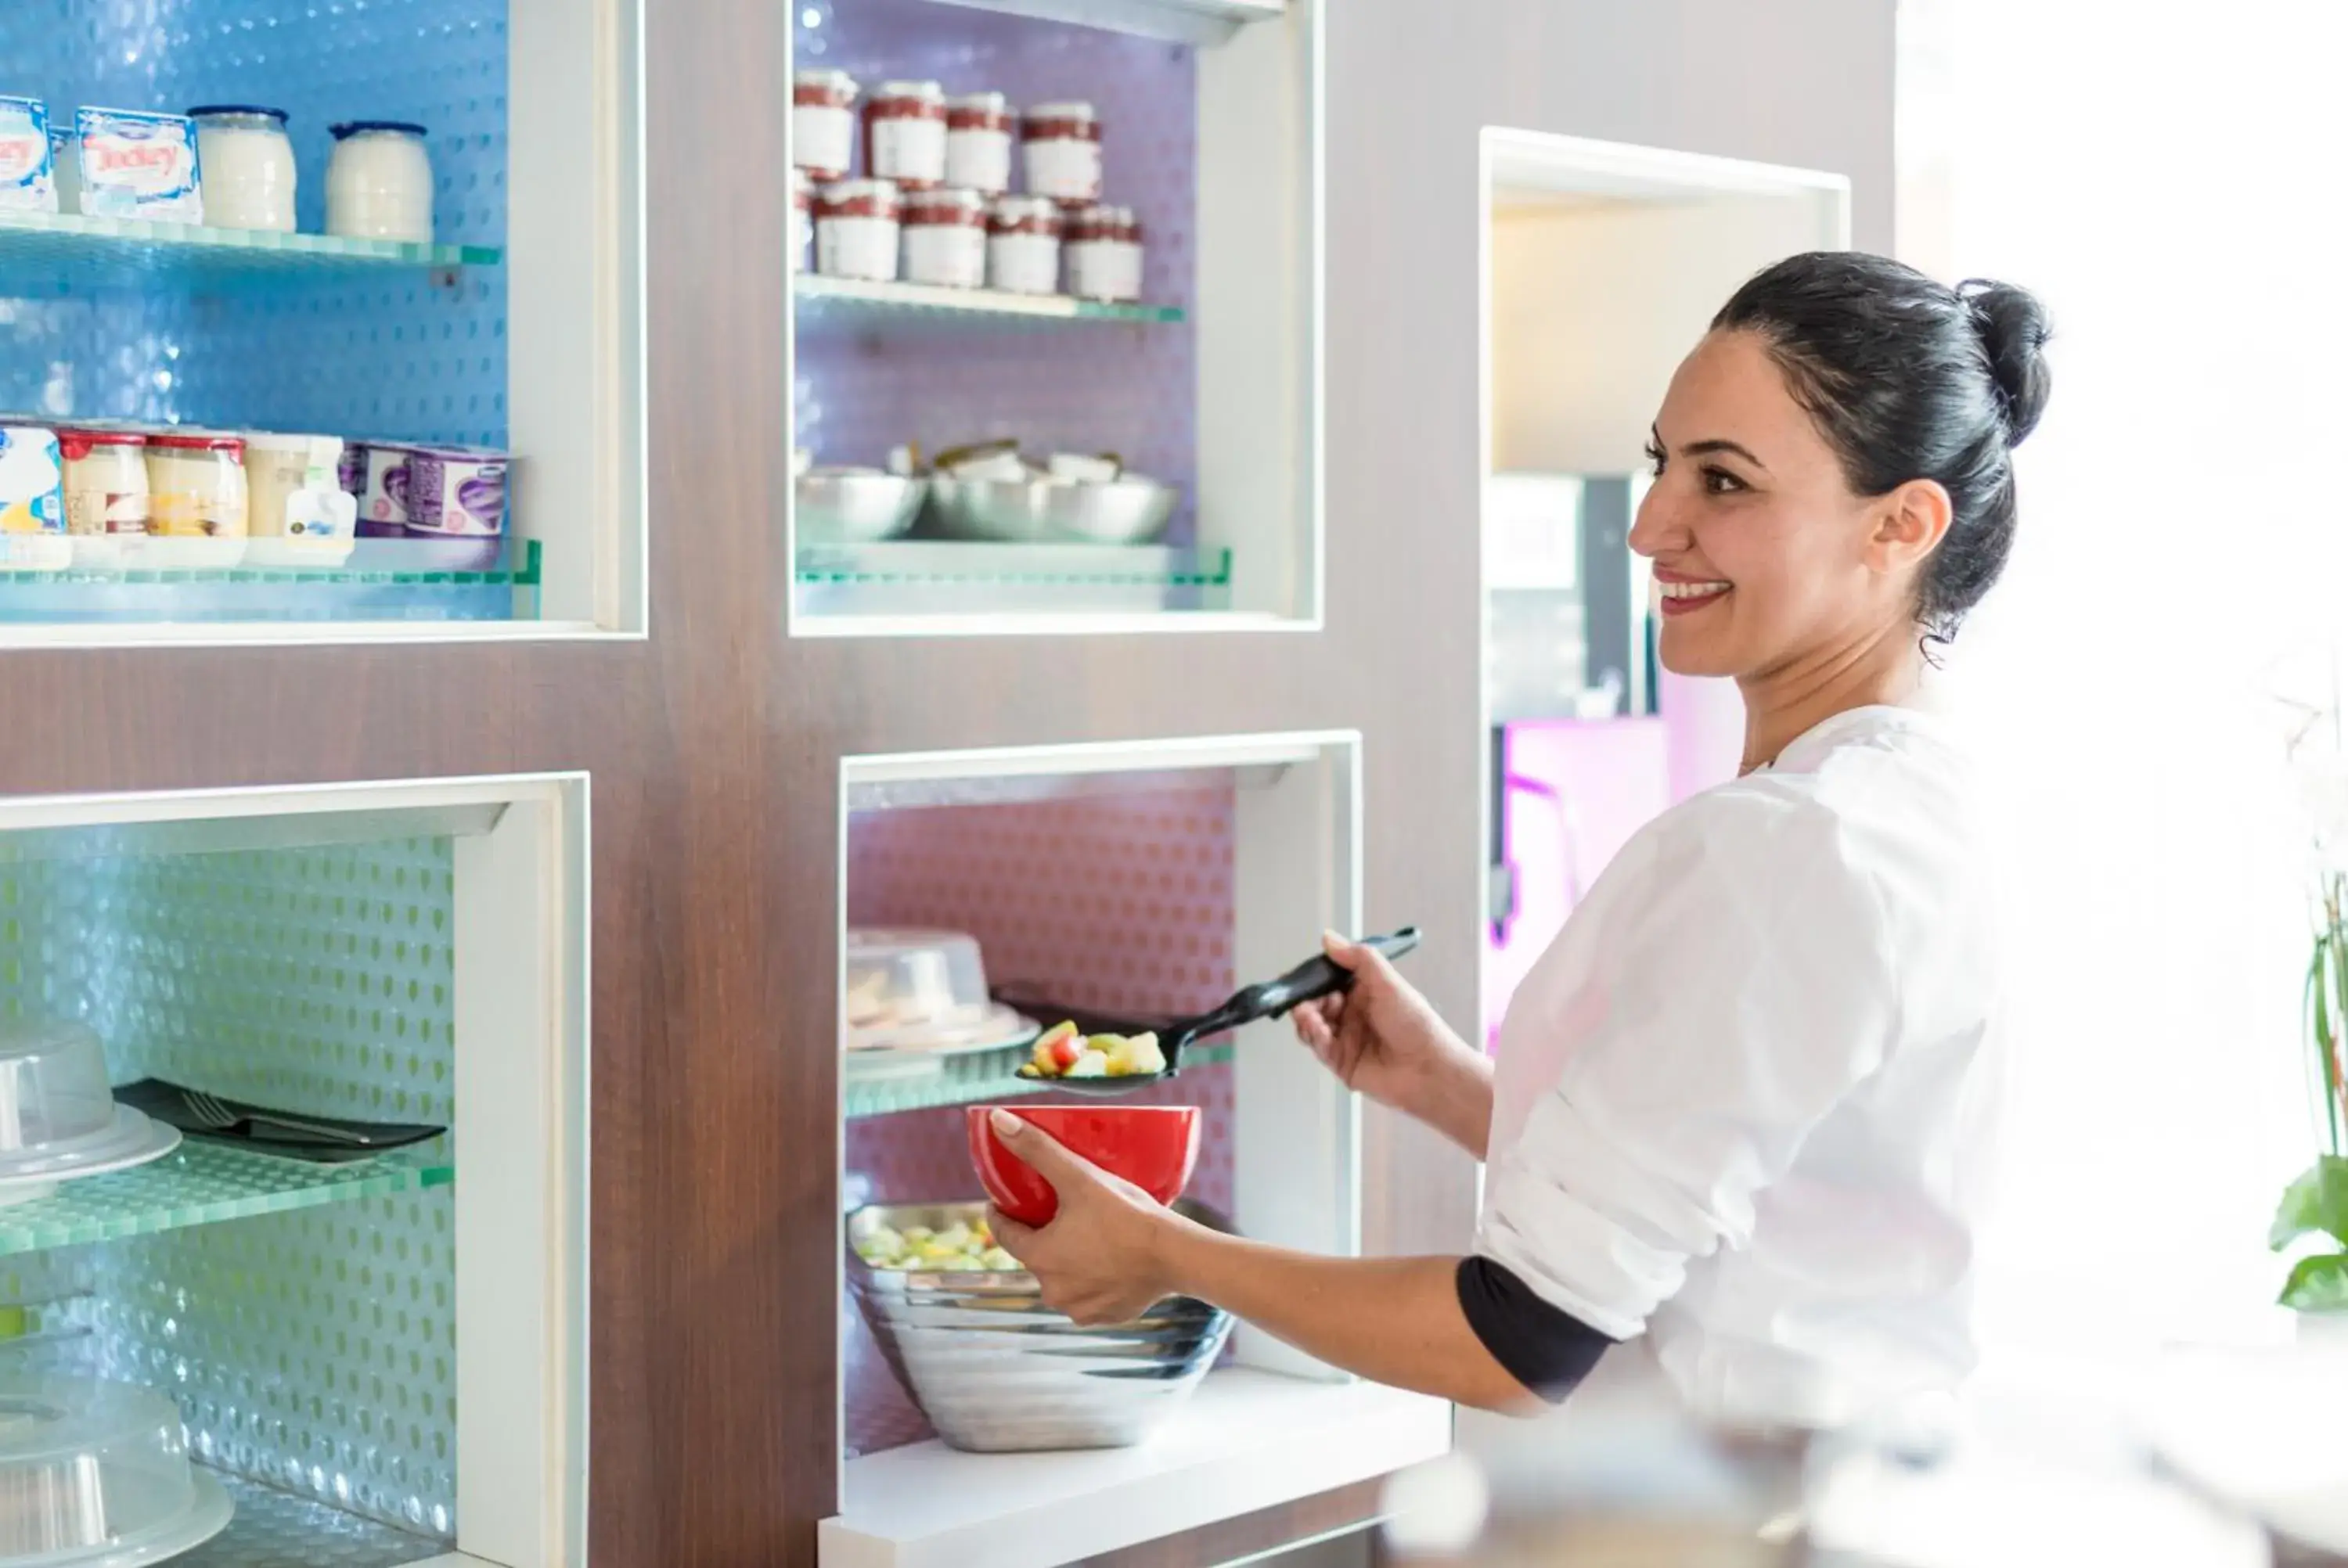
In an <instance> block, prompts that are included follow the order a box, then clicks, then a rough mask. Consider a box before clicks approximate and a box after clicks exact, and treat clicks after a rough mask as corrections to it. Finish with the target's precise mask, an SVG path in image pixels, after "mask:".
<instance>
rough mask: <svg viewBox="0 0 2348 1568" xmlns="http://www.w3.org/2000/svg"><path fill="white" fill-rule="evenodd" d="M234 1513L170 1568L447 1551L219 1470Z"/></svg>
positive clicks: (331, 1561)
mask: <svg viewBox="0 0 2348 1568" xmlns="http://www.w3.org/2000/svg"><path fill="white" fill-rule="evenodd" d="M211 1475H212V1479H213V1480H215V1481H219V1482H220V1483H221V1486H222V1487H224V1488H226V1489H227V1491H228V1495H229V1501H231V1502H233V1503H234V1504H235V1505H236V1517H234V1518H233V1519H232V1520H230V1521H229V1522H228V1528H227V1529H226V1530H223V1531H221V1532H220V1533H219V1534H218V1535H215V1536H213V1537H212V1538H211V1540H210V1541H207V1542H204V1543H203V1544H202V1545H201V1546H199V1547H197V1548H196V1549H195V1550H194V1551H192V1552H190V1553H187V1554H186V1555H185V1556H180V1557H174V1558H172V1559H171V1564H172V1568H404V1565H405V1564H407V1563H430V1562H434V1561H437V1560H438V1559H439V1558H441V1557H443V1556H445V1555H446V1554H447V1553H448V1551H449V1547H448V1543H447V1542H442V1541H439V1540H437V1539H435V1538H434V1537H432V1536H429V1535H410V1534H409V1533H408V1532H407V1531H405V1530H394V1529H392V1528H391V1526H389V1525H387V1524H377V1523H376V1522H375V1521H374V1520H371V1519H363V1518H361V1517H360V1516H359V1515H357V1514H355V1513H345V1512H343V1511H342V1510H341V1509H339V1508H335V1507H332V1506H330V1505H328V1504H326V1503H323V1502H316V1501H312V1500H310V1499H309V1498H306V1497H296V1496H295V1495H294V1494H293V1493H292V1492H290V1491H278V1490H277V1489H276V1488H275V1487H273V1486H263V1485H261V1484H259V1483H258V1482H255V1481H246V1480H244V1479H243V1478H242V1477H241V1476H233V1475H228V1474H225V1473H223V1472H222V1471H217V1470H216V1471H212V1472H211Z"/></svg>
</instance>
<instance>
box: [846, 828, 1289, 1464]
mask: <svg viewBox="0 0 2348 1568" xmlns="http://www.w3.org/2000/svg"><path fill="white" fill-rule="evenodd" d="M1232 819H1233V805H1232V799H1231V790H1230V788H1229V787H1228V786H1227V785H1226V786H1218V787H1216V788H1212V789H1152V790H1149V791H1147V792H1144V793H1138V794H1127V795H1100V796H1090V797H1085V798H1078V799H1070V800H1059V801H1050V802H1043V803H1036V804H1014V805H957V806H934V807H925V808H920V809H911V810H900V811H888V812H872V813H864V814H859V815H855V816H853V817H851V818H850V823H849V835H848V918H849V922H850V924H851V925H856V926H894V927H908V926H911V927H945V928H947V929H950V930H957V931H967V932H969V933H970V934H971V935H972V936H973V937H975V938H978V942H979V947H980V949H981V951H982V952H983V954H984V955H985V959H986V965H987V973H988V978H989V979H990V981H993V982H996V983H1000V982H1002V981H1005V980H1021V981H1025V982H1029V983H1030V984H1032V985H1034V986H1036V987H1039V988H1042V989H1043V990H1044V991H1045V993H1046V994H1048V995H1050V996H1052V997H1054V998H1056V999H1065V1000H1066V1001H1068V1002H1070V1003H1073V1004H1076V1005H1079V1006H1086V1007H1096V1008H1101V1009H1107V1010H1112V1011H1120V1012H1135V1013H1142V1014H1169V1015H1185V1014H1194V1013H1200V1012H1204V1011H1206V1010H1207V1009H1210V1008H1211V1007H1214V1006H1215V1005H1216V1004H1218V1003H1219V1002H1220V1001H1222V1000H1223V999H1224V998H1226V997H1228V996H1230V995H1231V992H1232V991H1233V990H1235V989H1237V988H1238V985H1239V982H1240V980H1241V979H1268V978H1269V977H1267V976H1261V975H1253V976H1246V977H1240V976H1237V975H1235V974H1234V973H1233V970H1232V965H1231V926H1232V917H1233V910H1232V892H1231V886H1232V884H1231V876H1232ZM1134 1102H1136V1103H1153V1102H1154V1103H1159V1104H1181V1105H1196V1106H1198V1107H1200V1111H1201V1112H1203V1121H1204V1122H1205V1132H1204V1135H1203V1138H1202V1140H1201V1146H1200V1156H1199V1168H1198V1172H1197V1173H1196V1174H1195V1175H1194V1176H1193V1177H1192V1178H1191V1182H1190V1188H1189V1191H1190V1194H1191V1195H1192V1196H1194V1197H1197V1198H1199V1199H1200V1200H1201V1201H1203V1202H1206V1203H1209V1204H1214V1205H1215V1206H1216V1207H1218V1208H1220V1209H1221V1210H1223V1211H1224V1212H1225V1213H1226V1214H1231V1212H1232V1207H1233V1203H1232V1183H1231V1069H1230V1068H1229V1067H1228V1066H1210V1067H1200V1068H1196V1069H1192V1070H1189V1071H1185V1072H1184V1073H1183V1074H1182V1076H1181V1077H1180V1078H1179V1079H1178V1080H1176V1081H1174V1082H1172V1083H1169V1084H1167V1085H1165V1086H1163V1087H1162V1088H1159V1089H1154V1090H1146V1091H1139V1092H1138V1093H1136V1095H1135V1096H1134ZM846 1170H847V1173H848V1176H849V1180H850V1185H851V1187H852V1188H855V1189H859V1190H861V1191H863V1192H864V1193H865V1194H866V1195H867V1196H868V1197H869V1199H870V1201H873V1202H891V1201H918V1200H922V1199H937V1198H957V1197H975V1196H977V1195H978V1194H979V1188H978V1179H977V1177H976V1176H974V1175H973V1174H972V1173H971V1169H970V1159H969V1155H968V1153H967V1150H966V1143H965V1134H964V1132H963V1110H962V1108H961V1107H960V1106H950V1107H947V1108H944V1109H942V1110H936V1111H915V1112H906V1113H904V1114H902V1115H896V1116H875V1117H870V1118H867V1119H864V1120H860V1121H856V1122H850V1123H849V1126H848V1135H847V1148H846ZM1234 1217H1235V1218H1239V1219H1241V1221H1242V1222H1243V1221H1244V1217H1245V1216H1243V1215H1235V1216H1234ZM843 1311H844V1313H845V1315H846V1317H847V1321H848V1327H847V1328H846V1330H845V1343H844V1345H843V1357H844V1360H843V1365H842V1369H841V1371H842V1383H843V1396H844V1402H845V1405H846V1414H847V1421H846V1430H845V1432H844V1434H843V1437H844V1440H845V1442H846V1444H847V1447H848V1450H849V1452H850V1453H851V1454H856V1453H870V1452H873V1451H875V1450H880V1449H886V1448H894V1447H897V1446H899V1445H901V1444H904V1443H910V1442H919V1441H921V1440H923V1439H925V1438H927V1437H929V1436H930V1435H931V1433H930V1430H929V1426H928V1424H927V1423H926V1422H924V1421H923V1420H922V1418H921V1415H920V1412H918V1411H917V1410H915V1409H913V1407H912V1405H911V1402H910V1401H908V1400H907V1399H906V1398H905V1396H904V1394H903V1392H902V1391H901V1389H898V1387H897V1384H896V1380H895V1378H893V1377H891V1374H890V1371H889V1368H888V1367H887V1365H886V1364H885V1363H884V1362H883V1361H882V1360H881V1359H880V1352H879V1350H878V1349H877V1348H875V1347H874V1345H873V1344H872V1340H871V1337H870V1334H868V1333H867V1332H866V1330H865V1327H864V1325H863V1323H862V1321H861V1320H860V1319H859V1318H858V1317H857V1316H856V1309H855V1307H854V1306H853V1305H852V1304H848V1303H843Z"/></svg>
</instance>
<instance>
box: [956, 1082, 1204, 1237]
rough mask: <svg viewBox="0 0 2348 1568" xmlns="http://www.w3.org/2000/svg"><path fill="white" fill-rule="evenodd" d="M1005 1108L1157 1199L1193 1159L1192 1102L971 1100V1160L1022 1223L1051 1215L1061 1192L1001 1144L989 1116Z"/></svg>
mask: <svg viewBox="0 0 2348 1568" xmlns="http://www.w3.org/2000/svg"><path fill="white" fill-rule="evenodd" d="M996 1111H1008V1112H1011V1113H1012V1114H1013V1115H1014V1116H1016V1117H1018V1118H1019V1119H1020V1120H1021V1121H1023V1122H1032V1123H1033V1124H1034V1125H1035V1126H1037V1127H1039V1128H1041V1129H1043V1130H1044V1131H1045V1132H1048V1133H1050V1134H1051V1135H1052V1136H1053V1137H1054V1138H1056V1139H1058V1140H1059V1141H1060V1143H1062V1144H1063V1145H1065V1146H1066V1148H1067V1149H1068V1150H1069V1151H1070V1152H1072V1153H1077V1154H1081V1155H1083V1156H1084V1157H1085V1158H1086V1159H1087V1160H1090V1161H1091V1162H1092V1163H1094V1164H1096V1165H1098V1166H1099V1167H1100V1168H1101V1169H1102V1170H1104V1171H1107V1172H1109V1173H1112V1174H1114V1175H1119V1176H1123V1177H1124V1178H1125V1179H1126V1180H1127V1181H1128V1182H1131V1183H1132V1184H1134V1185H1135V1186H1137V1187H1139V1188H1140V1189H1141V1190H1142V1191H1143V1192H1145V1193H1148V1194H1149V1195H1150V1196H1151V1197H1153V1198H1156V1199H1157V1200H1158V1201H1159V1203H1161V1204H1170V1203H1172V1202H1173V1201H1174V1200H1175V1199H1176V1198H1179V1197H1180V1196H1181V1195H1182V1188H1183V1186H1184V1185H1185V1184H1187V1183H1189V1180H1190V1169H1191V1167H1192V1166H1194V1165H1196V1164H1197V1163H1199V1108H1198V1107H1197V1106H1195V1105H973V1106H970V1107H968V1108H967V1112H966V1115H967V1120H968V1125H969V1129H970V1163H972V1164H973V1165H974V1166H976V1167H977V1168H978V1179H979V1180H980V1181H981V1182H982V1183H983V1184H985V1186H986V1195H987V1196H988V1197H990V1198H993V1199H994V1206H995V1207H996V1208H998V1209H1001V1210H1002V1211H1003V1212H1004V1214H1009V1215H1010V1216H1011V1217H1012V1218H1013V1219H1014V1220H1017V1221H1019V1222H1021V1223H1022V1224H1023V1225H1049V1224H1051V1223H1052V1216H1053V1215H1054V1214H1057V1213H1058V1212H1059V1209H1060V1197H1059V1194H1057V1193H1055V1192H1054V1191H1053V1190H1052V1184H1051V1183H1049V1182H1047V1181H1045V1179H1044V1178H1043V1177H1042V1176H1041V1175H1039V1174H1038V1173H1036V1171H1035V1167H1034V1166H1033V1165H1030V1164H1029V1163H1027V1162H1026V1161H1025V1160H1023V1159H1021V1158H1019V1157H1018V1156H1017V1155H1016V1154H1014V1153H1012V1152H1011V1151H1010V1150H1008V1149H1006V1148H1004V1146H1003V1141H1002V1140H1001V1139H999V1138H997V1137H996V1136H995V1135H994V1123H992V1122H989V1121H988V1120H987V1118H988V1117H989V1115H991V1114H992V1113H993V1112H996Z"/></svg>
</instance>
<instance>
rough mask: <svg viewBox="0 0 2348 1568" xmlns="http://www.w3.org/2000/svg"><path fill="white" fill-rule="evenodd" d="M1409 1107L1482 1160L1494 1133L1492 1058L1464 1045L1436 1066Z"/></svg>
mask: <svg viewBox="0 0 2348 1568" xmlns="http://www.w3.org/2000/svg"><path fill="white" fill-rule="evenodd" d="M1412 1099H1413V1103H1411V1104H1410V1105H1409V1106H1407V1107H1406V1110H1407V1111H1408V1112H1410V1114H1411V1115H1413V1116H1416V1118H1417V1119H1418V1120H1419V1121H1421V1122H1426V1124H1427V1125H1428V1126H1430V1127H1432V1128H1434V1129H1435V1130H1436V1131H1437V1132H1440V1133H1442V1134H1443V1135H1444V1136H1445V1137H1447V1138H1448V1139H1450V1140H1451V1141H1452V1142H1453V1143H1457V1144H1458V1145H1459V1146H1460V1147H1461V1148H1463V1149H1465V1150H1467V1151H1468V1153H1470V1154H1473V1155H1475V1156H1476V1158H1478V1160H1480V1159H1482V1158H1484V1153H1485V1148H1486V1146H1487V1145H1488V1143H1490V1142H1491V1134H1492V1059H1491V1058H1490V1057H1488V1056H1486V1055H1485V1054H1484V1053H1483V1052H1482V1051H1480V1050H1476V1049H1474V1048H1473V1047H1471V1046H1469V1045H1467V1044H1466V1043H1464V1042H1461V1043H1460V1045H1459V1049H1458V1050H1457V1051H1447V1052H1446V1053H1445V1054H1444V1055H1442V1056H1441V1057H1439V1058H1437V1061H1436V1063H1435V1065H1434V1066H1433V1067H1432V1068H1431V1069H1430V1070H1429V1071H1428V1072H1427V1075H1426V1079H1425V1080H1424V1081H1423V1082H1422V1083H1421V1085H1420V1087H1419V1091H1418V1092H1417V1093H1416V1095H1414V1096H1413V1097H1412Z"/></svg>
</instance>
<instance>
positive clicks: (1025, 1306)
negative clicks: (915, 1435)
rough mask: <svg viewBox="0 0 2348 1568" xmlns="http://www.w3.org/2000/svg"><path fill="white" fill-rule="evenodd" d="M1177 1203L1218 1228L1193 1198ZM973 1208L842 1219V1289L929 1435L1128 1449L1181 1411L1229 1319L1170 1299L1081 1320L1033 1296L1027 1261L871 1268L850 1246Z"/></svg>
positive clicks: (961, 1440) (981, 1207)
mask: <svg viewBox="0 0 2348 1568" xmlns="http://www.w3.org/2000/svg"><path fill="white" fill-rule="evenodd" d="M1176 1207H1177V1208H1178V1209H1179V1211H1180V1212H1182V1213H1184V1214H1189V1216H1190V1217H1191V1218H1193V1219H1196V1220H1199V1221H1200V1222H1201V1223H1202V1224H1207V1225H1214V1226H1215V1227H1216V1228H1217V1229H1219V1230H1221V1229H1229V1228H1230V1227H1229V1226H1228V1225H1226V1224H1225V1223H1224V1221H1223V1220H1222V1218H1221V1216H1220V1215H1218V1214H1214V1213H1213V1212H1212V1211H1211V1210H1209V1209H1207V1208H1205V1207H1204V1206H1203V1205H1200V1204H1188V1203H1185V1204H1177V1205H1176ZM985 1211H986V1205H985V1204H983V1203H957V1204H871V1205H869V1206H867V1207H865V1208H861V1209H859V1210H857V1211H856V1213H854V1214H850V1216H849V1217H848V1239H849V1259H848V1276H849V1284H850V1287H851V1289H852V1290H853V1291H854V1293H855V1296H856V1306H857V1310H858V1311H860V1313H862V1314H863V1317H864V1321H865V1324H866V1326H867V1327H870V1329H871V1330H872V1337H873V1339H874V1341H875V1342H876V1343H877V1344H878V1345H879V1346H880V1354H881V1356H882V1357H883V1358H886V1360H887V1361H888V1363H889V1366H890V1369H891V1370H892V1371H894V1372H895V1373H896V1374H897V1380H898V1381H899V1382H900V1383H901V1384H903V1385H904V1388H905V1392H906V1393H907V1394H909V1395H911V1397H912V1400H913V1403H915V1404H916V1405H918V1406H920V1407H921V1409H922V1414H923V1415H925V1416H927V1417H928V1418H929V1419H930V1424H931V1425H932V1426H933V1427H935V1428H937V1430H938V1436H940V1437H941V1438H943V1439H944V1440H946V1442H947V1443H948V1444H949V1445H950V1446H952V1447H953V1448H958V1449H966V1450H971V1451H972V1452H975V1453H1012V1452H1021V1451H1025V1450H1035V1449H1099V1448H1128V1447H1130V1446H1131V1445H1133V1444H1135V1443H1138V1442H1139V1441H1141V1440H1143V1439H1144V1438H1146V1437H1148V1435H1149V1434H1150V1433H1151V1432H1152V1431H1154V1430H1156V1429H1157V1428H1158V1427H1159V1425H1160V1424H1162V1423H1163V1422H1164V1421H1165V1420H1166V1419H1168V1418H1169V1417H1170V1416H1172V1415H1173V1414H1174V1412H1175V1411H1176V1410H1178V1409H1180V1408H1181V1406H1182V1402H1183V1401H1184V1400H1185V1399H1189V1397H1190V1391H1191V1390H1192V1389H1196V1388H1197V1387H1198V1386H1199V1382H1200V1379H1201V1378H1204V1377H1205V1376H1206V1375H1207V1371H1208V1368H1210V1367H1212V1366H1213V1365H1214V1364H1215V1358H1216V1357H1217V1356H1219V1355H1220V1354H1221V1353H1222V1348H1223V1341H1224V1340H1225V1339H1227V1338H1229V1337H1231V1314H1229V1313H1227V1312H1224V1311H1222V1310H1220V1308H1218V1307H1210V1306H1208V1305H1207V1304H1206V1303H1205V1302H1203V1301H1193V1300H1191V1299H1190V1298H1189V1297H1188V1296H1169V1298H1167V1299H1166V1300H1164V1301H1161V1302H1159V1303H1158V1304H1157V1305H1156V1306H1155V1307H1151V1308H1150V1309H1149V1310H1148V1312H1146V1313H1144V1314H1143V1315H1142V1316H1141V1317H1138V1318H1136V1319H1134V1320H1133V1321H1132V1322H1130V1323H1119V1324H1117V1325H1114V1326H1112V1327H1103V1328H1079V1327H1076V1324H1074V1323H1073V1322H1071V1321H1069V1320H1068V1319H1067V1318H1066V1317H1063V1316H1062V1315H1061V1314H1059V1313H1057V1312H1055V1311H1053V1310H1052V1309H1051V1308H1050V1307H1045V1305H1044V1300H1043V1296H1042V1294H1041V1291H1040V1288H1039V1286H1037V1284H1036V1281H1035V1276H1034V1275H1032V1274H1029V1273H1027V1272H1026V1271H1025V1270H1024V1269H1018V1270H1001V1271H993V1272H988V1273H983V1274H972V1273H953V1274H941V1273H924V1272H922V1271H920V1270H911V1269H886V1268H873V1267H871V1266H869V1265H867V1264H866V1263H865V1262H864V1260H863V1259H862V1258H860V1257H859V1256H857V1255H856V1253H855V1244H856V1243H857V1242H858V1241H860V1240H861V1239H863V1238H864V1237H865V1236H867V1235H870V1234H871V1233H872V1231H873V1230H874V1228H876V1227H877V1226H880V1225H887V1226H889V1227H890V1228H891V1229H892V1230H901V1229H903V1228H904V1227H905V1226H907V1225H928V1226H929V1227H930V1228H931V1229H932V1230H942V1229H944V1228H946V1227H947V1226H950V1225H953V1223H954V1222H955V1221H956V1220H962V1221H964V1222H969V1221H973V1220H975V1219H977V1218H978V1217H979V1216H980V1215H981V1214H984V1213H985Z"/></svg>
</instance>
